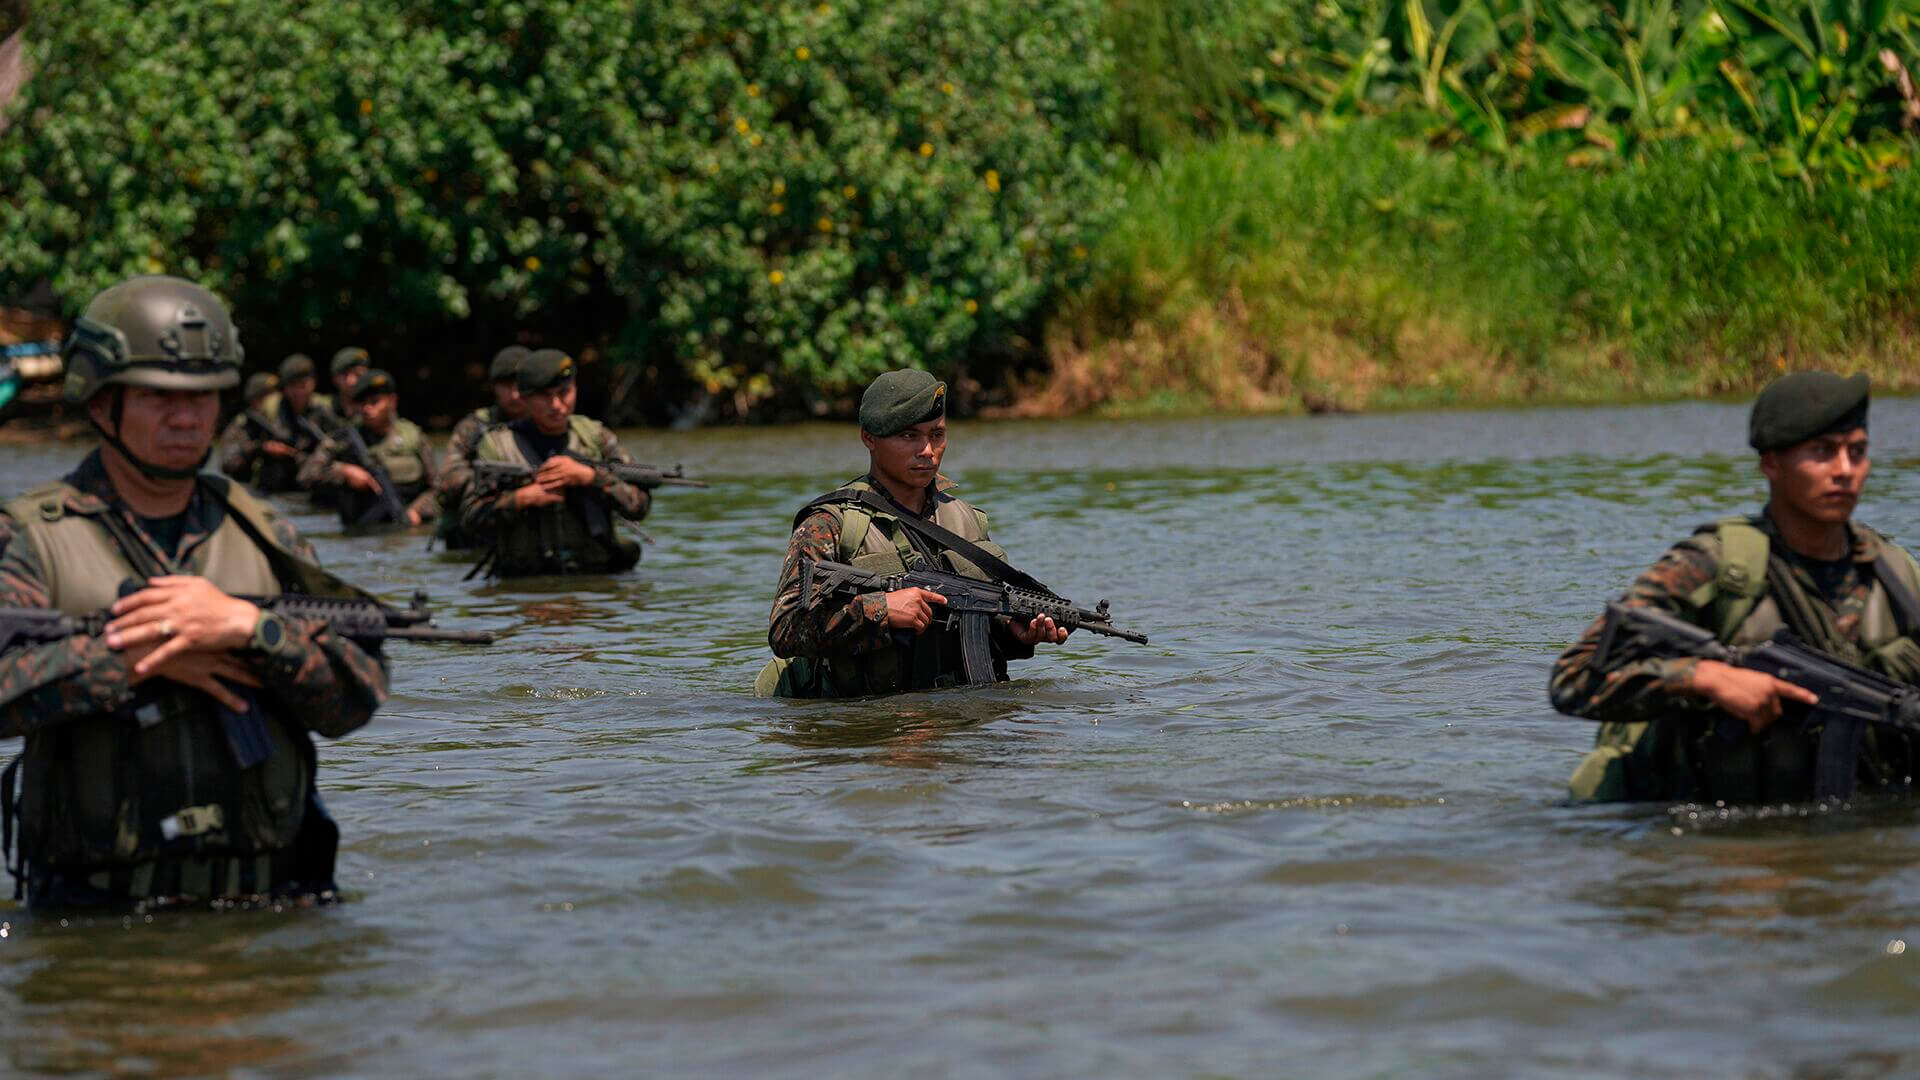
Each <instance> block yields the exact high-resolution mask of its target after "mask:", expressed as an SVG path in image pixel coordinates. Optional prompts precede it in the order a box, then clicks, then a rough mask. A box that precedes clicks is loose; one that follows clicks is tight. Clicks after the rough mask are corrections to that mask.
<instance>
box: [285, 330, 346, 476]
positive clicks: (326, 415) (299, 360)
mask: <svg viewBox="0 0 1920 1080" xmlns="http://www.w3.org/2000/svg"><path fill="white" fill-rule="evenodd" d="M314 386H315V380H314V370H313V358H312V357H309V356H307V355H305V354H304V353H293V354H291V355H289V356H288V357H287V358H286V359H285V360H282V361H280V400H279V401H278V402H276V403H275V404H274V407H273V409H271V410H270V411H269V412H268V415H269V416H271V417H272V418H273V419H274V420H275V421H276V422H277V423H278V424H279V425H280V427H281V428H283V429H285V430H286V431H288V432H291V433H292V434H293V436H294V438H295V439H296V440H298V442H297V445H298V446H299V449H300V453H301V454H302V455H306V454H310V453H312V452H313V448H314V447H315V446H318V445H319V444H320V441H319V439H318V438H316V437H315V433H316V432H321V433H324V432H325V431H326V430H327V425H328V424H330V423H332V422H333V419H334V415H335V413H336V411H337V410H338V408H339V406H338V405H337V404H336V403H335V402H334V400H333V396H332V395H331V394H316V393H314ZM301 421H305V423H302V422H301Z"/></svg>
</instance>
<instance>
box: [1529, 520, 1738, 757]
mask: <svg viewBox="0 0 1920 1080" xmlns="http://www.w3.org/2000/svg"><path fill="white" fill-rule="evenodd" d="M1719 572H1720V542H1719V539H1718V538H1717V537H1714V536H1712V535H1710V534H1702V535H1700V536H1695V537H1692V538H1691V539H1688V540H1683V541H1681V542H1680V543H1678V544H1675V545H1674V546H1673V548H1672V549H1670V550H1669V551H1668V552H1667V553H1666V554H1665V555H1663V556H1661V558H1660V561H1659V562H1657V563H1655V564H1653V566H1652V567H1650V568H1648V569H1647V570H1646V571H1645V572H1643V573H1642V574H1641V575H1640V576H1639V577H1638V578H1636V579H1634V582H1633V584H1632V585H1630V586H1628V588H1627V592H1626V595H1625V596H1623V597H1621V602H1622V603H1625V604H1628V605H1634V606H1644V607H1652V608H1657V609H1659V610H1661V611H1664V612H1666V613H1668V614H1670V615H1673V616H1676V617H1678V618H1681V619H1685V620H1686V621H1688V622H1690V623H1695V624H1703V623H1704V621H1705V613H1704V612H1702V611H1701V610H1700V609H1699V608H1698V607H1696V606H1695V605H1694V604H1693V602H1692V601H1691V600H1689V599H1688V598H1689V597H1690V596H1691V595H1692V594H1694V593H1695V592H1697V591H1698V590H1699V589H1700V588H1701V587H1702V586H1704V585H1706V584H1708V583H1710V582H1712V581H1713V580H1714V578H1715V577H1717V576H1719ZM1605 622H1606V620H1605V617H1604V616H1603V617H1601V618H1599V619H1595V620H1594V621H1593V624H1592V625H1591V626H1588V627H1587V630H1586V633H1583V634H1581V635H1580V640H1578V641H1576V642H1574V643H1573V645H1572V646H1570V647H1569V648H1568V649H1567V651H1566V652H1564V653H1561V654H1560V659H1558V660H1556V661H1554V664H1553V676H1552V679H1551V680H1550V682H1549V683H1548V686H1547V695H1548V697H1549V698H1550V699H1551V700H1552V702H1553V707H1554V708H1555V709H1557V710H1559V711H1560V712H1563V713H1565V714H1567V715H1568V716H1581V717H1586V718H1587V719H1589V720H1621V721H1634V720H1647V719H1651V718H1652V717H1654V716H1655V715H1658V714H1659V713H1662V712H1668V711H1671V710H1672V709H1674V708H1676V707H1690V706H1691V705H1692V704H1693V699H1691V698H1684V697H1679V696H1678V694H1679V691H1680V690H1681V688H1683V687H1685V686H1686V684H1687V683H1688V682H1689V681H1691V679H1692V678H1693V669H1694V666H1695V665H1696V664H1698V663H1699V661H1697V660H1693V659H1674V660H1640V661H1635V662H1632V663H1622V664H1609V665H1607V666H1606V667H1605V668H1601V667H1596V666H1595V665H1594V662H1593V661H1594V653H1595V651H1596V648H1597V646H1598V645H1599V642H1600V631H1601V628H1602V626H1604V625H1605Z"/></svg>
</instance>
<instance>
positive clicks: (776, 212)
mask: <svg viewBox="0 0 1920 1080" xmlns="http://www.w3.org/2000/svg"><path fill="white" fill-rule="evenodd" d="M786 212H787V204H786V203H773V204H772V205H770V206H768V207H767V213H769V214H772V215H773V216H774V217H779V216H780V215H781V214H784V213H786Z"/></svg>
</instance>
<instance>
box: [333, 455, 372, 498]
mask: <svg viewBox="0 0 1920 1080" xmlns="http://www.w3.org/2000/svg"><path fill="white" fill-rule="evenodd" d="M340 478H341V479H342V480H345V481H346V482H347V486H348V487H350V488H358V489H360V490H361V491H366V492H372V493H378V492H379V490H380V481H378V480H375V479H374V478H373V474H372V473H370V472H368V471H367V470H365V469H363V468H361V467H360V466H358V465H348V464H346V463H344V462H342V463H341V465H340Z"/></svg>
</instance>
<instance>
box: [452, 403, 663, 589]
mask: <svg viewBox="0 0 1920 1080" xmlns="http://www.w3.org/2000/svg"><path fill="white" fill-rule="evenodd" d="M604 430H605V429H604V427H602V425H601V424H600V422H599V421H598V420H592V419H589V418H587V417H584V416H579V415H575V416H570V417H568V418H567V451H568V452H569V453H572V454H576V455H578V456H580V457H583V458H588V459H593V458H597V457H599V454H600V446H601V442H602V438H601V436H602V433H603V432H604ZM474 460H475V461H503V462H507V463H509V464H513V465H524V466H526V467H527V468H529V469H533V470H536V471H537V470H538V469H539V467H540V463H539V462H537V461H531V460H529V459H528V457H527V454H526V451H525V450H523V449H522V448H521V445H520V440H519V439H518V438H516V437H515V436H514V432H513V425H511V424H498V425H496V426H494V427H492V428H489V429H488V431H487V433H486V434H485V435H484V436H482V437H481V439H480V447H479V449H478V450H476V451H475V453H474ZM493 520H494V528H493V530H492V532H493V545H494V546H493V550H492V552H491V554H490V555H489V558H490V559H491V564H492V568H493V572H494V573H495V574H498V575H500V576H501V577H519V576H525V575H528V574H575V573H617V572H619V571H622V570H630V569H632V568H633V565H634V564H635V563H637V562H639V561H640V545H639V544H638V543H637V542H635V541H633V540H631V539H629V538H628V537H626V536H624V535H622V534H621V532H620V530H619V528H618V526H617V525H616V524H615V522H614V508H613V502H612V500H611V499H609V498H608V497H607V494H606V492H604V491H601V490H600V489H599V488H587V487H575V488H568V489H567V492H566V501H565V502H562V503H559V504H556V505H554V506H540V507H534V508H533V509H530V510H522V509H518V508H514V507H503V508H501V509H499V510H497V511H495V513H494V516H493Z"/></svg>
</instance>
